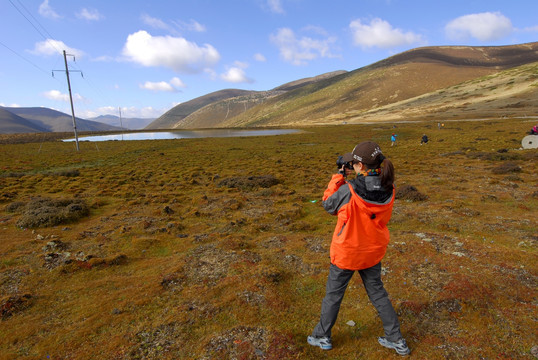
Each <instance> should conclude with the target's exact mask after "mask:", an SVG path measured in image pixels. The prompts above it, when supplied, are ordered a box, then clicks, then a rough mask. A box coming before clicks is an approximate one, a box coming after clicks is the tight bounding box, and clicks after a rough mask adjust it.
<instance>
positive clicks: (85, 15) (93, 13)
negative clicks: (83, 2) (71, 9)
mask: <svg viewBox="0 0 538 360" xmlns="http://www.w3.org/2000/svg"><path fill="white" fill-rule="evenodd" d="M76 16H77V18H79V19H84V20H88V21H99V20H101V19H103V18H104V17H103V15H101V14H100V13H99V11H97V10H95V9H86V8H83V9H82V10H80V11H79V12H78V13H77V14H76Z"/></svg>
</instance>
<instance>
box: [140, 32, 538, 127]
mask: <svg viewBox="0 0 538 360" xmlns="http://www.w3.org/2000/svg"><path fill="white" fill-rule="evenodd" d="M537 61H538V42H534V43H528V44H521V45H510V46H479V47H471V46H438V47H422V48H417V49H412V50H409V51H405V52H402V53H400V54H397V55H394V56H391V57H389V58H387V59H384V60H381V61H379V62H376V63H374V64H371V65H368V66H365V67H363V68H359V69H356V70H353V71H350V72H347V71H336V72H331V73H327V74H323V75H320V76H318V77H314V78H309V79H302V80H296V81H292V82H289V83H287V84H284V85H281V86H279V87H276V88H274V89H273V90H268V91H265V92H243V93H242V92H241V91H240V90H235V91H236V92H235V93H233V92H232V90H223V91H222V92H219V91H217V92H215V93H212V94H208V95H205V96H203V97H200V98H196V99H193V100H191V101H189V102H186V103H184V104H180V105H178V106H176V107H174V108H172V109H170V110H169V111H168V112H167V113H166V114H164V115H163V116H161V117H160V118H158V119H157V120H155V122H153V123H152V124H150V125H148V127H147V128H148V129H149V128H177V129H181V128H211V127H254V126H262V127H265V126H296V125H302V126H308V125H318V124H334V123H342V122H360V121H364V120H368V121H383V120H394V119H399V120H405V119H407V118H409V116H411V117H412V118H414V119H428V118H432V117H434V116H446V115H448V113H447V114H445V113H444V111H447V108H446V106H441V105H442V104H443V103H444V102H451V101H454V102H456V100H457V98H455V99H451V95H450V94H451V92H450V91H451V90H450V89H451V88H452V87H454V86H456V85H458V84H463V83H466V82H468V81H472V80H476V81H478V80H479V79H482V78H484V77H486V76H492V75H494V74H497V73H500V72H502V71H503V70H507V69H514V68H517V67H521V66H523V65H528V64H532V63H534V62H537ZM525 69H526V70H525V71H522V72H520V73H519V74H520V75H518V76H520V77H521V78H522V79H523V78H526V79H527V81H524V82H521V83H520V86H519V87H518V90H517V91H516V93H513V89H512V90H509V89H505V90H506V91H511V93H510V95H508V94H507V93H506V92H501V91H495V92H491V94H494V97H497V98H499V99H506V98H507V96H522V98H523V99H524V100H525V101H524V103H525V104H527V105H528V106H529V108H527V109H526V110H527V111H526V112H527V113H533V112H534V113H536V109H534V107H535V106H538V105H533V102H532V100H533V99H536V97H537V91H536V89H537V87H536V85H533V84H534V82H533V81H534V80H533V78H532V76H533V69H532V67H531V68H525ZM501 78H503V77H502V76H500V75H499V77H498V79H501ZM523 83H524V84H523ZM501 85H502V84H501ZM466 86H467V87H468V90H469V91H473V89H472V86H469V84H467V85H466ZM483 86H485V85H483ZM491 86H492V87H493V85H491ZM475 90H479V89H475ZM438 91H445V93H446V95H445V96H444V97H443V98H442V99H436V101H441V102H442V103H441V104H439V103H434V104H433V105H432V106H426V105H425V104H423V103H419V102H415V103H414V105H413V106H416V107H415V108H414V109H413V110H414V111H407V110H409V109H405V108H402V109H400V108H398V106H400V105H401V106H404V107H405V106H410V105H409V104H405V102H406V101H410V100H411V99H414V98H416V97H421V96H424V95H425V94H430V93H435V92H438ZM234 94H236V95H235V96H234ZM491 94H489V95H488V97H490V99H489V103H487V102H482V103H480V102H476V101H473V105H474V106H475V108H472V109H469V108H467V109H466V110H465V111H460V112H458V111H457V109H451V111H450V116H451V117H453V118H469V117H473V116H482V115H487V116H495V115H496V114H497V113H499V114H503V116H517V115H518V114H519V113H520V112H518V111H510V112H506V111H504V110H503V106H506V105H507V104H504V105H503V101H494V100H492V99H491ZM209 95H211V97H209ZM460 95H461V94H460ZM453 96H459V95H458V92H457V91H455V92H453ZM476 96H478V97H480V96H483V95H481V94H478V93H477V94H476ZM431 99H433V98H431ZM536 100H538V99H536ZM466 103H469V102H466ZM536 103H538V101H536ZM193 104H196V106H192V105H193ZM492 104H497V105H499V106H500V107H494V106H493V107H492V106H491V105H492ZM461 105H462V106H463V104H461ZM508 105H509V104H508ZM390 106H393V108H391V110H390V111H389V110H387V107H390ZM421 107H424V109H425V110H424V111H422V110H421ZM426 108H427V110H426ZM436 109H438V110H436ZM504 109H505V108H504ZM441 110H442V111H441ZM376 112H377V116H376ZM521 114H523V112H522V111H521Z"/></svg>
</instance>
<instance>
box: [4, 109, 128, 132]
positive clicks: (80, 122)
mask: <svg viewBox="0 0 538 360" xmlns="http://www.w3.org/2000/svg"><path fill="white" fill-rule="evenodd" d="M75 121H76V124H77V130H78V131H114V130H121V128H120V127H119V126H111V125H107V124H104V123H102V122H97V121H91V120H85V119H81V118H78V117H76V118H75ZM69 131H73V117H72V116H71V115H67V114H65V113H63V112H60V111H56V110H52V109H48V108H43V107H0V133H3V134H12V133H33V132H69Z"/></svg>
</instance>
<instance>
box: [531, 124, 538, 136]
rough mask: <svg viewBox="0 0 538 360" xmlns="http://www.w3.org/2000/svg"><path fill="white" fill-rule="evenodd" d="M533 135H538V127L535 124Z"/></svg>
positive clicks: (532, 130)
mask: <svg viewBox="0 0 538 360" xmlns="http://www.w3.org/2000/svg"><path fill="white" fill-rule="evenodd" d="M531 135H538V128H537V127H536V125H534V126H533V127H532V129H531Z"/></svg>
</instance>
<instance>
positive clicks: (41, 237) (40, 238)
mask: <svg viewBox="0 0 538 360" xmlns="http://www.w3.org/2000/svg"><path fill="white" fill-rule="evenodd" d="M35 239H36V240H43V239H45V237H44V236H43V235H40V234H37V236H36V237H35Z"/></svg>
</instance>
